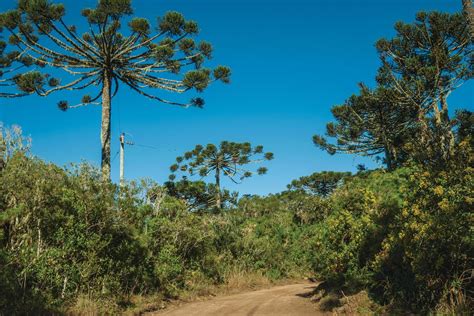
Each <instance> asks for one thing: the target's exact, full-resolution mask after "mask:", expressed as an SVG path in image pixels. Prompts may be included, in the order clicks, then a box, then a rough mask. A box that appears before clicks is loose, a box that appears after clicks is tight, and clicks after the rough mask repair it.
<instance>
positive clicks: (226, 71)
mask: <svg viewBox="0 0 474 316" xmlns="http://www.w3.org/2000/svg"><path fill="white" fill-rule="evenodd" d="M214 78H215V79H216V80H220V81H222V82H224V83H229V82H230V68H229V67H225V66H217V67H216V69H214Z"/></svg>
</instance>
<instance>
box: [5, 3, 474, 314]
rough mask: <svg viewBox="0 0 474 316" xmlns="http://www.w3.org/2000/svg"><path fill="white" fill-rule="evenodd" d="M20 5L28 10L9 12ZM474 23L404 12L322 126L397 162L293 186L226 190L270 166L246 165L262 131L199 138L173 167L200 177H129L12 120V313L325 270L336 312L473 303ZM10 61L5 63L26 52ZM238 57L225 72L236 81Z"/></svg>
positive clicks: (125, 305) (334, 142)
mask: <svg viewBox="0 0 474 316" xmlns="http://www.w3.org/2000/svg"><path fill="white" fill-rule="evenodd" d="M33 2H34V3H42V1H31V3H33ZM26 3H29V2H28V1H20V4H24V5H26ZM100 3H104V4H106V3H118V4H120V3H122V4H123V3H129V2H127V1H100ZM112 8H115V7H112ZM115 9H117V8H115ZM25 12H26V13H25ZM25 12H24V14H30V13H28V12H27V11H25ZM99 13H100V12H99ZM7 17H9V18H10V19H13V18H14V17H15V16H14V14H13V15H12V13H7V14H3V15H1V18H0V22H1V23H3V24H5V23H10V22H11V21H10V20H6V18H7ZM92 17H93V16H92ZM88 18H89V19H91V15H88ZM169 18H170V19H171V17H169ZM172 20H173V19H172ZM172 20H170V21H171V22H172ZM165 21H166V19H165ZM173 21H174V20H173ZM180 21H181V20H180ZM40 22H44V23H47V22H45V21H40ZM171 22H170V23H171ZM175 22H176V21H175ZM178 22H179V21H178ZM137 23H138V22H137ZM173 23H174V22H173ZM183 23H184V22H183ZM178 24H179V23H178ZM5 25H7V24H5ZM140 25H141V24H137V25H135V26H133V25H132V26H133V27H135V28H140V29H141V28H142V26H140ZM170 25H171V26H172V25H173V24H172V23H171V24H169V25H168V24H165V25H164V26H163V27H165V30H167V29H166V27H171V26H170ZM186 25H188V24H186ZM13 26H15V27H16V26H18V24H15V25H12V24H10V26H8V25H7V27H8V28H12V29H15V28H14V27H13ZM468 26H469V21H468V19H467V16H466V15H463V14H461V13H456V14H445V13H439V12H429V13H425V12H421V13H419V14H418V15H417V16H416V20H415V22H413V23H410V24H407V23H402V22H400V23H397V24H396V26H395V29H396V34H395V36H394V37H393V38H391V39H381V40H380V41H378V42H377V44H376V48H377V51H378V52H379V55H380V62H381V67H380V69H379V70H378V72H377V75H376V86H375V87H368V86H366V85H364V84H361V85H360V91H359V93H358V94H356V95H353V96H350V97H349V98H348V99H347V101H346V102H345V103H344V104H342V105H337V106H334V107H333V109H332V113H333V114H334V119H335V121H334V122H330V123H328V125H327V133H326V135H315V136H314V137H313V142H314V143H315V145H316V146H317V147H319V148H322V149H324V150H326V151H327V152H328V153H329V154H337V153H350V154H358V155H363V156H369V157H373V158H374V159H376V160H377V161H379V162H380V165H381V167H380V168H378V169H374V170H368V169H366V168H365V167H364V166H360V167H359V168H358V172H356V173H349V172H332V171H324V172H315V173H313V174H311V175H304V176H302V177H300V178H298V179H295V180H293V181H291V182H290V183H289V184H288V186H287V190H285V191H283V192H280V193H277V194H270V195H267V196H258V195H244V196H239V194H238V193H237V192H230V191H228V190H226V189H225V188H223V187H222V183H221V182H220V179H221V178H220V177H221V176H222V177H228V178H231V179H234V180H235V181H236V182H239V181H241V180H243V179H245V178H248V177H250V176H251V175H252V174H254V173H255V174H264V173H265V172H266V171H267V170H266V168H264V167H259V168H257V167H258V166H256V167H255V168H256V169H255V170H254V169H252V170H250V169H249V168H247V167H248V166H247V167H246V165H247V164H249V163H250V162H258V163H260V162H261V161H265V160H270V159H273V158H274V157H273V154H272V153H270V152H263V147H262V146H255V147H252V146H251V145H250V143H234V142H231V141H223V142H222V143H221V144H220V145H219V146H215V145H212V144H209V145H206V146H201V145H198V146H197V147H196V148H195V149H194V150H193V151H191V152H187V153H185V154H184V156H180V157H178V158H177V160H176V164H174V165H172V166H171V172H172V174H174V173H182V174H188V175H190V176H193V175H198V174H199V175H201V176H202V177H203V179H201V180H198V181H193V180H190V179H188V178H187V177H183V178H180V179H175V177H174V176H171V177H170V180H169V181H167V182H166V183H164V184H163V185H161V184H158V183H156V182H154V181H152V180H148V179H144V180H137V181H131V182H126V183H124V184H123V185H117V184H114V183H111V182H110V181H109V180H108V175H109V171H110V170H109V169H108V168H106V172H105V178H104V169H103V168H102V170H100V169H98V168H96V167H94V166H92V165H90V164H88V163H86V162H84V163H82V164H79V165H73V166H70V167H67V168H62V167H58V166H56V165H55V164H53V163H49V162H45V161H43V160H41V159H40V158H38V157H34V156H33V155H32V154H31V152H30V147H31V141H30V140H29V139H28V138H26V137H24V136H23V135H22V133H21V129H20V128H19V127H16V126H12V127H6V126H2V129H1V133H0V314H6V315H10V314H28V313H29V314H40V313H66V312H69V313H84V312H93V313H99V314H107V313H108V314H116V313H119V312H123V311H125V310H128V311H136V312H137V313H138V312H139V311H140V308H151V309H153V308H159V306H156V305H153V304H158V303H157V302H161V301H163V300H165V299H170V298H180V297H186V296H189V295H206V294H209V293H210V292H212V291H213V289H216V287H222V288H225V287H234V288H235V287H245V286H251V285H252V284H265V283H268V282H275V281H277V280H284V279H291V278H303V277H314V278H316V279H317V280H318V281H319V282H320V283H319V284H318V286H317V288H316V289H315V292H314V296H313V300H314V301H317V302H318V304H319V306H320V307H321V309H323V310H334V309H337V308H339V309H340V308H341V306H342V308H343V311H345V312H347V313H354V312H359V313H364V314H365V313H384V312H385V313H419V314H430V313H440V314H469V313H470V312H471V311H472V310H474V301H473V297H474V280H473V279H474V277H473V276H474V257H473V254H474V239H473V227H474V216H473V215H474V214H473V209H474V208H473V202H474V196H473V192H474V152H473V148H474V147H473V146H474V115H473V113H472V112H471V111H469V110H468V109H458V110H457V111H455V113H454V111H453V110H450V109H449V107H448V97H449V95H450V94H451V92H453V91H454V90H455V89H456V88H458V87H459V86H460V85H461V84H462V83H464V82H467V81H468V80H470V79H472V75H473V69H472V64H471V58H472V52H473V50H472V48H473V47H472V46H473V44H472V40H471V38H470V34H469V27H468ZM183 27H185V26H184V24H183ZM188 27H191V26H190V25H188ZM27 42H28V41H27ZM13 43H16V42H15V41H14V40H13ZM6 45H7V44H6V43H5V45H2V46H0V47H4V46H6ZM31 45H32V44H31ZM150 49H152V48H150ZM4 51H5V50H4V48H2V50H0V54H3V52H4ZM192 51H193V52H194V50H192ZM2 57H4V59H2V60H3V63H2V65H1V66H2V68H8V67H9V66H10V63H9V62H8V60H9V59H11V58H16V57H15V56H14V55H11V56H3V55H2ZM223 69H224V68H222V69H221V70H220V71H221V72H225V73H220V72H219V71H217V73H216V74H214V77H216V78H215V79H220V80H223V81H224V82H226V81H228V75H229V73H228V70H227V68H225V69H226V70H225V71H224V70H223ZM202 71H204V70H199V71H198V72H199V73H200V74H201V75H202V73H201V72H202ZM204 72H205V71H204ZM195 75H196V76H197V74H195ZM209 75H210V74H209V73H207V75H205V74H204V77H205V78H204V79H203V80H204V81H205V83H206V85H207V83H210V81H211V79H210V77H209ZM28 76H29V75H28ZM28 76H26V77H25V75H22V76H20V77H17V80H16V81H17V82H16V84H18V82H23V81H24V80H26V79H28V78H29V77H28ZM186 76H187V77H188V79H189V80H191V79H190V78H189V76H194V75H189V74H188V75H186ZM20 79H21V80H20ZM23 79H24V80H23ZM12 80H13V82H15V79H12ZM196 80H197V79H196ZM197 81H198V80H197ZM197 81H193V82H194V83H193V84H190V88H191V87H194V88H198V87H200V86H199V82H197ZM22 85H23V84H22ZM467 101H469V102H472V100H467ZM109 158H110V157H109ZM275 159H278V154H276V155H275ZM171 163H173V162H170V164H171ZM106 165H107V164H106ZM102 167H103V166H102ZM271 172H278V170H271ZM207 175H212V176H213V177H214V178H215V181H210V182H209V183H207V182H205V181H203V180H206V179H207V178H206V176H207ZM150 176H151V175H150ZM147 304H148V305H147ZM145 306H148V307H145Z"/></svg>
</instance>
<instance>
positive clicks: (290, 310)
mask: <svg viewBox="0 0 474 316" xmlns="http://www.w3.org/2000/svg"><path fill="white" fill-rule="evenodd" d="M314 286H315V284H314V283H301V284H292V285H284V286H277V287H273V288H270V289H265V290H259V291H252V292H246V293H241V294H234V295H229V296H222V297H216V298H213V299H211V300H208V301H204V302H195V303H187V304H184V305H182V306H175V307H170V308H169V309H166V310H164V311H161V312H156V313H154V314H152V315H156V316H160V315H167V316H198V315H199V316H201V315H202V316H204V315H205V316H217V315H219V316H221V315H222V316H227V315H235V316H240V315H246V316H258V315H269V316H270V315H272V316H273V315H285V316H286V315H295V316H300V315H301V316H306V315H323V313H321V312H318V310H317V309H316V307H315V304H313V303H311V302H310V300H309V299H308V298H305V296H307V294H309V293H310V292H311V290H312V289H313V288H314Z"/></svg>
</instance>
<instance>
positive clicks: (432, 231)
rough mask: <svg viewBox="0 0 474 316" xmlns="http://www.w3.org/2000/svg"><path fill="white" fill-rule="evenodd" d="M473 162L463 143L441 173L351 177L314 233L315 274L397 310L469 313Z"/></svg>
mask: <svg viewBox="0 0 474 316" xmlns="http://www.w3.org/2000/svg"><path fill="white" fill-rule="evenodd" d="M473 157H474V155H473V154H472V148H471V147H470V145H469V141H464V142H461V144H460V145H459V146H458V147H457V150H456V154H455V155H453V158H452V159H451V161H450V163H449V165H446V166H445V168H441V169H434V168H432V167H429V166H423V165H413V166H411V167H410V168H400V169H397V170H395V171H393V172H389V173H388V172H385V171H372V172H366V173H365V174H359V175H358V176H356V177H354V178H352V179H351V180H350V181H348V182H347V183H346V184H345V185H344V186H343V187H341V188H339V189H338V190H336V191H335V192H334V194H333V195H332V196H331V197H330V204H329V205H330V210H329V211H328V212H327V214H328V215H327V216H326V217H325V218H324V219H323V220H322V221H321V222H319V224H317V225H316V227H315V231H314V234H313V236H312V239H311V244H312V247H313V256H312V259H311V261H312V265H313V268H314V271H315V273H316V274H317V275H318V276H319V277H320V278H321V279H323V280H325V281H326V282H327V283H329V284H331V286H336V287H339V288H340V287H342V288H344V289H345V290H346V291H347V290H358V289H363V288H367V289H369V290H370V294H371V295H372V297H373V298H374V299H376V300H377V301H378V302H379V303H381V304H390V305H391V306H392V307H396V308H402V309H404V310H411V311H414V312H423V313H427V312H429V311H433V310H438V311H441V312H448V313H458V312H459V313H462V312H464V313H466V312H467V311H468V310H469V309H472V307H473V305H472V304H473V301H472V293H473V292H474V291H473V283H472V273H473V270H472V268H473V266H474V265H473V264H474V259H473V255H472V254H473V253H474V242H473V239H472V227H473V217H472V203H473V197H472V192H473V191H474V190H473V189H474V188H473V183H474V181H473V168H472V162H473Z"/></svg>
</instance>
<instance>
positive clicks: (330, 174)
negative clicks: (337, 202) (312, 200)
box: [287, 171, 351, 197]
mask: <svg viewBox="0 0 474 316" xmlns="http://www.w3.org/2000/svg"><path fill="white" fill-rule="evenodd" d="M350 175H351V173H350V172H334V171H323V172H315V173H313V174H311V175H309V176H305V177H301V178H299V179H297V180H293V181H292V182H291V183H290V184H288V185H287V188H288V190H292V191H304V192H306V193H308V194H315V195H319V196H322V197H327V196H329V195H330V194H331V193H332V192H333V191H334V190H335V189H336V188H337V187H339V186H340V185H341V184H342V183H343V182H344V180H345V179H346V178H348V177H350Z"/></svg>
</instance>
